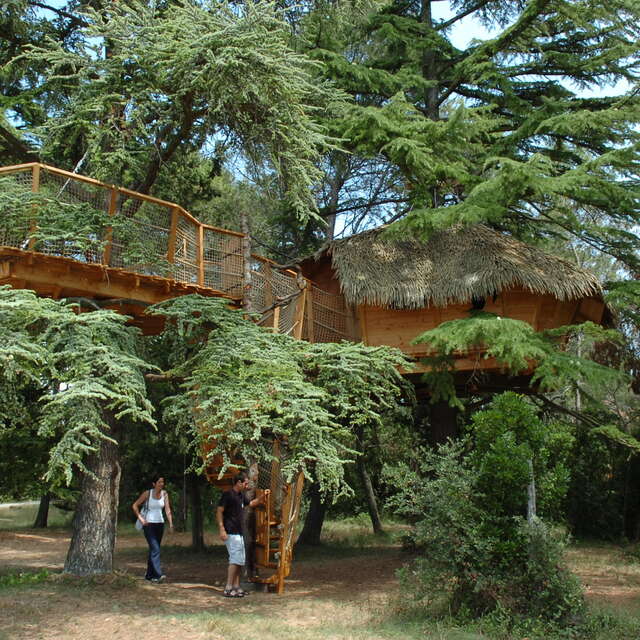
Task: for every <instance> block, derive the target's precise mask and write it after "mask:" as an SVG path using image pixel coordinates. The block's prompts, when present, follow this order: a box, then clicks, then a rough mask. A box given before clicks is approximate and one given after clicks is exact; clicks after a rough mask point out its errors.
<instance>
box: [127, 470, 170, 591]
mask: <svg viewBox="0 0 640 640" xmlns="http://www.w3.org/2000/svg"><path fill="white" fill-rule="evenodd" d="M141 507H142V511H140V508H141ZM132 509H133V512H134V513H135V514H136V518H138V520H140V523H141V524H142V530H143V531H144V537H145V538H146V539H147V544H148V545H149V560H148V561H147V575H146V576H145V579H147V580H149V581H150V582H154V583H157V582H164V580H166V578H167V576H165V575H164V574H163V573H162V568H161V567H160V542H161V541H162V534H163V533H164V517H163V515H162V510H163V509H164V512H165V513H166V514H167V520H168V521H169V529H170V530H171V531H173V516H172V515H171V503H170V502H169V494H168V493H167V492H166V491H165V490H164V478H163V477H162V476H154V477H153V478H152V480H151V489H149V490H148V491H143V492H142V493H141V494H140V497H139V498H138V499H137V500H136V501H135V502H134V503H133V505H132Z"/></svg>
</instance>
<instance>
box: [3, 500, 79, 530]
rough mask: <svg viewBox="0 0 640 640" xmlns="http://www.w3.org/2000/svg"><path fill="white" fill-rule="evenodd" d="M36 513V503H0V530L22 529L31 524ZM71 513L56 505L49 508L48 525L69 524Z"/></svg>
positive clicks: (63, 525)
mask: <svg viewBox="0 0 640 640" xmlns="http://www.w3.org/2000/svg"><path fill="white" fill-rule="evenodd" d="M37 513H38V503H37V502H33V503H27V504H9V505H0V530H2V529H23V528H26V527H31V526H33V523H34V521H35V519H36V514H37ZM72 518H73V513H72V512H70V511H62V510H61V509H58V508H57V507H54V506H51V507H50V508H49V521H48V522H49V526H51V527H67V526H70V524H71V519H72Z"/></svg>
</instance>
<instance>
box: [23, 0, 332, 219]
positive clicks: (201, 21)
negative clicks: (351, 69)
mask: <svg viewBox="0 0 640 640" xmlns="http://www.w3.org/2000/svg"><path fill="white" fill-rule="evenodd" d="M81 18H82V26H80V27H79V28H78V29H77V31H78V36H79V37H78V39H77V40H76V43H75V47H74V48H73V49H70V48H69V47H68V46H67V45H66V43H65V42H64V41H52V40H51V41H48V42H47V43H46V44H45V45H44V46H43V45H37V46H36V45H32V46H31V47H28V48H27V52H26V54H24V55H26V60H28V61H30V62H32V63H34V64H44V65H45V68H46V69H47V72H46V73H45V74H44V77H43V78H42V82H41V83H40V84H39V86H38V87H37V92H38V93H39V94H40V95H42V94H44V93H55V94H58V95H59V94H60V93H64V94H66V95H67V96H68V98H67V99H65V100H61V101H60V103H59V105H58V112H57V113H55V114H53V113H52V114H51V117H50V118H49V119H48V120H47V121H46V122H45V123H44V124H43V127H42V128H40V129H39V131H38V134H39V135H40V137H41V140H42V142H43V154H44V155H45V156H46V157H52V158H54V159H58V158H61V157H64V156H65V147H66V146H67V145H69V143H71V144H72V145H75V144H78V145H80V146H82V147H84V148H85V150H86V151H88V164H89V166H90V167H91V172H92V173H93V174H95V175H96V176H97V177H100V178H104V179H106V180H108V181H110V182H119V183H124V184H128V185H131V184H132V185H134V186H135V185H136V184H137V185H138V186H139V187H140V188H142V189H143V190H145V191H146V190H148V189H149V188H150V187H151V185H152V184H153V183H154V182H155V180H156V179H157V177H158V172H159V170H160V167H161V166H162V165H163V164H165V163H168V162H170V161H172V160H174V154H175V153H176V151H177V150H178V149H179V148H181V147H182V148H184V149H190V150H199V149H202V148H203V147H205V146H206V145H207V144H208V141H209V139H210V138H211V136H218V137H219V138H220V139H225V140H226V144H227V145H228V146H230V147H232V146H234V147H235V148H236V149H238V150H240V151H241V152H242V153H243V154H244V157H245V159H251V160H252V161H256V162H259V163H264V164H266V165H267V166H269V167H270V170H271V171H272V172H275V174H276V175H277V176H278V179H279V180H280V181H281V182H282V184H283V188H284V190H285V191H286V193H287V198H288V202H289V205H290V206H291V207H292V209H293V210H294V211H295V212H296V213H297V214H298V215H299V216H301V217H307V216H309V215H310V214H311V213H312V212H313V211H314V209H315V206H314V202H313V200H312V198H311V197H310V193H309V190H308V187H309V185H311V184H312V183H314V182H316V181H317V180H318V178H319V173H318V171H317V168H316V166H315V163H316V162H317V161H318V160H319V153H320V150H321V149H325V148H327V147H328V146H330V145H331V141H330V139H329V138H328V137H327V136H326V135H325V134H324V132H323V130H322V128H321V127H320V126H319V125H318V123H317V122H316V119H315V115H316V114H319V113H325V112H326V113H327V114H328V113H332V114H334V115H335V113H336V111H335V109H336V108H338V107H339V104H340V102H341V95H340V94H339V93H338V92H337V91H335V90H334V89H332V88H331V87H330V86H329V85H328V84H327V83H325V82H322V81H320V82H318V81H317V79H314V77H313V69H314V65H313V64H312V63H311V62H310V61H309V60H308V59H306V58H305V57H304V56H301V55H299V54H296V53H294V52H293V51H292V50H291V49H290V48H289V47H288V45H287V40H288V36H287V26H286V24H285V23H284V22H283V21H282V20H281V19H280V18H279V16H278V11H277V10H276V9H275V8H274V6H272V5H271V4H265V3H246V4H243V5H242V6H240V5H229V4H226V3H223V2H213V1H211V2H204V3H201V2H192V1H189V0H186V1H184V2H171V3H168V4H167V5H166V6H162V7H156V6H155V5H154V4H150V3H148V2H144V1H140V0H129V1H127V2H118V3H114V4H112V5H109V7H108V9H105V10H103V9H100V8H98V9H95V10H94V9H93V8H91V7H84V12H83V14H82V16H81ZM194 25H197V28H194ZM105 43H106V47H107V55H104V52H103V46H105ZM23 59H24V58H22V57H18V58H17V59H15V60H14V64H21V63H22V61H23ZM176 159H179V155H178V156H176Z"/></svg>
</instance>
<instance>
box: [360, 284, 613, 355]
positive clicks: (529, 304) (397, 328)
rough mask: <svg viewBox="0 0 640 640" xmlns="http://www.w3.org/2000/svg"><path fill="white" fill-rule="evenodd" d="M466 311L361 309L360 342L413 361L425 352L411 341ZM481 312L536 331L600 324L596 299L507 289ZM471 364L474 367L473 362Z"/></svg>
mask: <svg viewBox="0 0 640 640" xmlns="http://www.w3.org/2000/svg"><path fill="white" fill-rule="evenodd" d="M470 308H471V303H470V302H469V303H467V304H452V305H448V306H447V307H427V308H422V309H415V310H412V309H388V308H383V307H377V306H371V305H361V306H360V307H359V308H358V316H359V321H360V330H361V334H362V340H363V342H365V343H366V344H369V345H376V346H377V345H383V344H384V345H389V346H393V347H397V348H399V349H401V350H402V351H404V352H405V353H407V354H408V355H411V356H413V357H420V356H424V355H425V354H426V351H427V350H426V347H425V345H423V344H418V345H412V344H411V341H412V340H413V339H414V338H416V337H417V336H418V335H420V334H421V333H423V332H424V331H428V330H429V329H433V328H435V327H437V326H438V325H440V324H441V323H443V322H447V321H448V320H455V319H458V318H464V317H467V316H468V312H469V310H470ZM484 311H487V312H489V313H495V314H496V315H499V316H504V317H507V318H514V319H517V320H523V321H524V322H528V323H529V324H530V325H531V326H532V327H534V328H535V329H536V331H543V330H545V329H551V328H553V327H560V326H563V325H566V324H571V323H573V322H582V321H584V320H592V321H593V322H600V321H601V320H602V315H603V311H604V304H603V303H602V301H600V300H597V299H596V298H587V299H584V300H565V301H561V300H557V299H556V298H554V297H553V296H551V295H538V294H532V293H529V292H527V291H523V290H522V289H511V290H509V291H505V292H503V293H501V294H499V295H498V296H497V298H496V300H495V301H494V300H493V299H492V298H488V299H487V301H486V304H485V307H484ZM470 355H471V354H470ZM473 360H474V362H475V363H476V364H475V366H477V362H476V359H475V358H473ZM466 364H467V363H466V362H465V363H463V362H462V361H461V362H460V363H458V364H457V367H456V368H459V367H460V366H462V368H464V367H465V366H466Z"/></svg>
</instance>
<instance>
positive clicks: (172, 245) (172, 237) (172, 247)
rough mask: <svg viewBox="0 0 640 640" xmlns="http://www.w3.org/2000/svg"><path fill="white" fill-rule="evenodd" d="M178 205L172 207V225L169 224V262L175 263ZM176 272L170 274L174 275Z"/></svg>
mask: <svg viewBox="0 0 640 640" xmlns="http://www.w3.org/2000/svg"><path fill="white" fill-rule="evenodd" d="M179 215H180V213H179V211H178V207H173V209H171V225H170V226H169V238H168V240H167V262H168V263H169V264H174V263H175V261H176V235H177V233H178V216H179ZM174 275H175V274H174V273H172V274H170V276H171V277H173V276H174Z"/></svg>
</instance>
